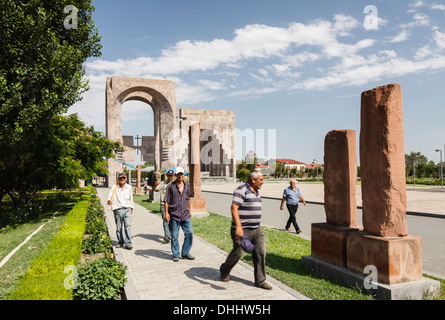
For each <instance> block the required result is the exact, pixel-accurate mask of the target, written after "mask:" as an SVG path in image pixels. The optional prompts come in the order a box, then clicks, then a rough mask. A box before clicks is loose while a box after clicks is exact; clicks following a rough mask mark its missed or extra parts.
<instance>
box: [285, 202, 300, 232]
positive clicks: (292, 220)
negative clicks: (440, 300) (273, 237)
mask: <svg viewBox="0 0 445 320" xmlns="http://www.w3.org/2000/svg"><path fill="white" fill-rule="evenodd" d="M286 207H287V210H289V219H288V220H287V223H286V229H288V228H289V227H290V224H291V223H292V224H293V226H294V228H295V231H298V230H300V227H299V226H298V224H297V218H296V214H297V210H298V204H294V205H292V204H286Z"/></svg>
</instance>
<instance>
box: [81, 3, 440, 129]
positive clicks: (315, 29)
mask: <svg viewBox="0 0 445 320" xmlns="http://www.w3.org/2000/svg"><path fill="white" fill-rule="evenodd" d="M422 6H425V4H424V2H423V1H418V2H416V3H415V4H414V5H412V7H413V8H419V7H422ZM382 23H384V24H386V23H388V21H387V20H382ZM430 24H431V20H430V18H429V16H428V15H426V14H424V13H418V12H414V14H413V21H411V22H408V23H407V24H405V25H400V26H399V27H402V30H401V32H400V33H399V34H397V35H395V36H392V37H387V38H386V39H387V41H381V40H377V39H370V38H359V36H358V35H359V34H360V33H359V32H356V31H358V30H362V29H363V26H362V23H360V22H359V21H358V20H356V19H355V18H353V17H351V16H348V15H344V14H338V15H335V16H334V17H333V18H332V20H331V21H327V20H323V19H318V20H315V21H312V22H309V23H306V24H303V23H300V22H293V23H290V24H289V25H288V26H287V27H275V26H268V25H264V24H251V25H246V26H245V27H243V28H239V29H236V30H234V33H233V37H232V38H231V39H213V40H210V41H192V40H183V41H179V42H177V43H175V44H173V45H172V46H170V47H168V48H166V49H164V50H163V51H161V54H160V56H158V57H138V58H134V59H118V60H115V61H107V60H103V59H96V60H94V61H92V62H88V63H87V64H86V70H87V77H88V78H89V79H90V85H91V88H92V90H91V91H90V92H88V93H87V94H85V95H84V96H85V101H84V102H81V103H79V104H77V105H76V108H75V109H74V110H78V111H79V113H83V114H86V115H88V116H87V117H88V118H89V119H91V118H94V119H95V120H94V121H97V120H99V119H100V120H101V121H102V122H103V117H104V109H105V106H104V103H105V102H104V90H105V79H106V77H107V76H112V75H116V76H127V77H140V78H156V79H169V80H173V81H175V91H176V97H177V103H178V106H181V105H182V106H184V105H192V104H199V103H202V102H207V101H211V100H214V99H215V98H217V97H221V96H229V97H238V98H251V97H257V96H260V95H264V94H268V93H273V92H278V91H292V90H323V89H328V88H331V87H333V86H345V85H352V86H355V85H362V84H366V83H367V82H369V81H374V80H379V79H383V78H391V77H394V76H400V75H406V74H410V73H416V72H421V71H431V70H437V69H440V68H444V67H445V58H444V57H443V56H440V55H439V54H440V52H441V51H442V50H443V49H445V33H441V32H440V31H438V30H437V28H436V29H433V31H432V32H433V33H432V37H431V39H430V42H429V43H427V44H419V45H418V48H417V50H411V51H412V52H415V53H414V55H413V56H412V57H409V56H407V55H408V53H406V52H405V51H400V52H397V51H396V50H395V49H392V48H391V47H389V49H387V50H380V49H378V48H379V46H378V45H380V44H381V43H383V42H384V43H385V45H387V46H389V45H390V44H391V43H399V42H402V41H404V42H407V41H408V40H411V36H412V28H413V27H418V26H427V25H430ZM366 34H367V35H370V34H371V33H366ZM372 49H374V50H372ZM234 70H235V71H234ZM229 90H230V91H229ZM91 106H93V107H91ZM99 112H100V115H98V113H99ZM135 112H136V111H135ZM131 116H132V114H130V115H129V117H131Z"/></svg>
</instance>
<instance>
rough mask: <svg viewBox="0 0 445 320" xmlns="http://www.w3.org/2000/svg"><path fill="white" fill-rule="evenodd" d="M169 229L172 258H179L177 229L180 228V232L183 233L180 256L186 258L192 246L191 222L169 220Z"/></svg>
mask: <svg viewBox="0 0 445 320" xmlns="http://www.w3.org/2000/svg"><path fill="white" fill-rule="evenodd" d="M169 227H170V232H171V236H172V241H171V248H172V254H173V258H179V241H178V238H179V228H182V231H183V232H184V243H183V245H182V250H181V255H182V256H187V255H188V254H189V253H190V249H191V248H192V244H193V228H192V220H191V219H187V220H184V221H176V220H175V219H173V218H170V222H169Z"/></svg>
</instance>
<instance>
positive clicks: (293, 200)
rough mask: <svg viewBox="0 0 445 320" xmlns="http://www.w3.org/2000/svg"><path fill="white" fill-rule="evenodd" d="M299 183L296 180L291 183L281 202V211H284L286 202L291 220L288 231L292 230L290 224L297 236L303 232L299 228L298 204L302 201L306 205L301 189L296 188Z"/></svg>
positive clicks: (287, 225)
mask: <svg viewBox="0 0 445 320" xmlns="http://www.w3.org/2000/svg"><path fill="white" fill-rule="evenodd" d="M296 184H297V182H296V181H295V180H293V179H292V180H291V181H290V186H289V187H287V188H286V189H284V191H283V199H282V200H281V206H280V210H283V205H284V201H286V206H287V210H288V211H289V219H288V220H287V223H286V230H287V231H289V230H290V224H291V223H292V224H293V226H294V228H295V231H296V233H297V234H299V233H300V232H301V230H300V227H298V224H297V219H296V214H297V210H298V202H299V200H301V201H302V202H303V204H304V205H306V201H304V198H303V197H302V196H301V192H300V189H298V188H297V187H296Z"/></svg>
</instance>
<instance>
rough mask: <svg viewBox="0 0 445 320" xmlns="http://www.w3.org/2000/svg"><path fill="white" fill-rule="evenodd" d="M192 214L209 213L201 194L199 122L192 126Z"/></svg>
mask: <svg viewBox="0 0 445 320" xmlns="http://www.w3.org/2000/svg"><path fill="white" fill-rule="evenodd" d="M189 134H190V140H189V141H190V189H191V190H190V191H191V193H192V197H191V198H190V213H191V214H192V215H193V214H194V213H207V209H206V198H203V197H202V193H201V155H200V149H199V148H200V137H201V129H200V124H199V122H197V123H194V124H192V125H191V126H190V132H189Z"/></svg>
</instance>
